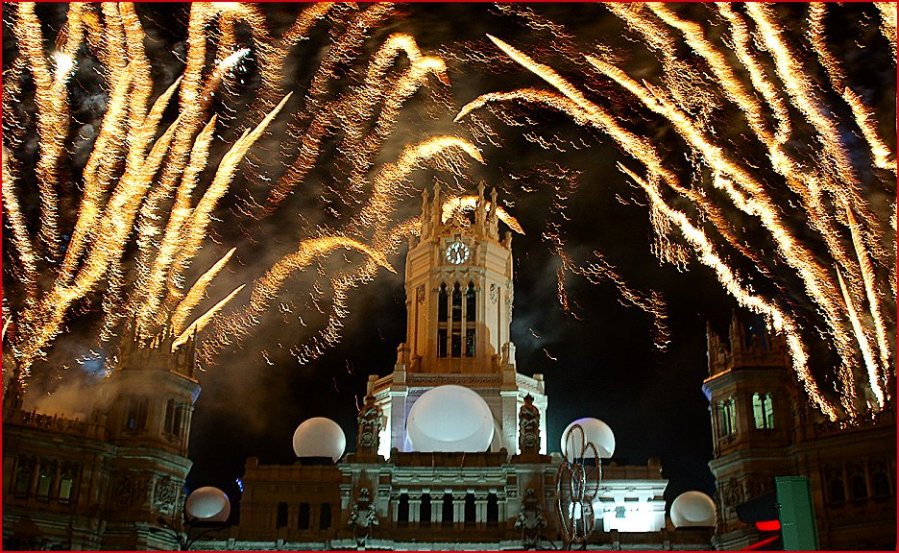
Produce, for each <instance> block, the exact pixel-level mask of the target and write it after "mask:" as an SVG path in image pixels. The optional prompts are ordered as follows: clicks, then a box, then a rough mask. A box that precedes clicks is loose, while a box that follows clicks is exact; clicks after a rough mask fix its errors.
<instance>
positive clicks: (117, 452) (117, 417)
mask: <svg viewBox="0 0 899 553" xmlns="http://www.w3.org/2000/svg"><path fill="white" fill-rule="evenodd" d="M17 382H18V378H17V375H13V377H12V379H11V383H10V384H9V386H8V387H7V391H6V394H5V397H4V401H3V549H5V550H9V549H61V550H90V549H118V550H134V549H174V548H176V545H177V542H176V541H175V538H174V535H173V534H172V533H171V532H167V531H161V529H160V526H159V523H158V519H159V518H160V517H163V518H166V519H173V518H175V517H177V516H180V511H181V505H182V502H183V489H184V479H185V477H186V476H187V472H188V471H189V470H190V467H191V461H190V460H189V459H188V458H187V440H188V435H189V433H190V419H191V414H192V413H193V403H194V401H195V400H196V398H197V395H198V394H199V390H200V388H199V385H198V384H197V381H196V379H195V378H194V343H193V341H191V342H189V343H188V344H186V345H184V346H183V347H181V348H180V349H178V350H177V351H176V352H175V353H174V354H172V353H171V341H170V340H162V341H159V342H158V343H154V344H151V345H149V347H144V348H137V347H134V348H128V349H124V350H123V351H121V352H120V362H119V364H118V366H117V367H116V368H115V369H113V372H112V373H111V375H110V376H109V378H108V379H106V381H105V382H104V383H103V384H102V390H103V392H104V393H105V394H106V395H107V397H106V402H105V407H104V408H97V409H95V410H94V411H93V413H92V414H91V415H90V416H89V417H88V418H87V420H77V419H68V418H64V417H60V416H52V415H44V414H39V413H36V412H27V411H25V410H24V409H23V406H22V394H21V390H20V389H19V387H18V385H17Z"/></svg>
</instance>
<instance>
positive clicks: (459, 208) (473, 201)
mask: <svg viewBox="0 0 899 553" xmlns="http://www.w3.org/2000/svg"><path fill="white" fill-rule="evenodd" d="M478 200H479V198H478V196H475V195H468V196H452V197H449V198H447V199H446V201H444V202H443V210H442V212H441V215H440V218H441V221H442V222H443V223H446V222H447V221H449V220H450V219H452V218H453V216H454V215H455V214H456V213H466V212H471V211H474V210H475V209H476V208H477V207H478ZM490 205H491V204H490V202H489V201H488V202H487V209H488V210H489V209H490ZM496 216H497V218H499V220H500V221H502V222H503V223H505V224H506V226H507V227H509V228H510V229H512V230H513V231H515V232H517V233H518V234H524V233H525V232H524V228H522V226H521V223H519V222H518V219H516V218H515V217H514V216H513V215H512V214H511V213H509V212H508V211H507V210H506V208H505V207H503V206H501V205H499V206H496Z"/></svg>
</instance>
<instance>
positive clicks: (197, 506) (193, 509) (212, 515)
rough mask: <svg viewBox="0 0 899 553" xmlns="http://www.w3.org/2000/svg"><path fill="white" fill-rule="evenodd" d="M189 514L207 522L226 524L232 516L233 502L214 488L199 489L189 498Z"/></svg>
mask: <svg viewBox="0 0 899 553" xmlns="http://www.w3.org/2000/svg"><path fill="white" fill-rule="evenodd" d="M185 508H186V509H187V514H188V516H189V517H191V518H195V519H199V520H202V521H205V522H225V521H226V520H228V515H230V514H231V501H230V500H229V499H228V496H227V495H225V492H223V491H222V490H220V489H218V488H216V487H214V486H203V487H202V488H197V489H196V490H194V491H193V492H192V493H191V494H190V495H189V496H187V505H186V507H185Z"/></svg>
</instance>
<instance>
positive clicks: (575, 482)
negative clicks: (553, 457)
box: [556, 424, 602, 549]
mask: <svg viewBox="0 0 899 553" xmlns="http://www.w3.org/2000/svg"><path fill="white" fill-rule="evenodd" d="M574 432H580V435H581V440H580V445H581V448H580V452H579V455H572V456H571V458H569V454H570V453H571V454H573V453H574V452H569V451H568V443H569V440H570V439H571V435H572V434H573V433H574ZM572 441H573V440H572ZM588 453H592V456H593V459H594V461H595V464H594V465H593V466H592V467H587V466H585V464H584V460H585V459H586V458H587V454H588ZM562 458H563V461H562V464H561V465H559V469H558V470H557V471H556V515H557V516H558V517H559V528H560V529H561V530H562V547H563V549H571V548H572V546H579V547H578V548H579V549H586V548H587V538H588V536H589V535H590V533H591V532H593V528H594V526H595V525H596V518H595V516H594V513H593V499H594V498H595V497H596V496H597V495H599V484H600V481H601V480H602V465H601V464H600V458H599V451H597V449H596V446H595V445H593V442H588V441H587V435H586V433H585V432H584V429H583V428H582V427H581V425H579V424H576V425H574V426H572V427H571V429H570V430H569V432H568V434H567V435H566V438H565V447H563V448H562ZM566 483H567V485H566ZM594 483H595V484H594ZM588 486H589V488H588ZM563 492H567V495H563ZM588 492H590V493H588ZM565 507H567V508H565Z"/></svg>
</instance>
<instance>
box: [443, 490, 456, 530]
mask: <svg viewBox="0 0 899 553" xmlns="http://www.w3.org/2000/svg"><path fill="white" fill-rule="evenodd" d="M440 514H441V519H442V522H441V524H443V526H452V525H453V494H451V493H447V494H443V508H442V512H441V513H440Z"/></svg>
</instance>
